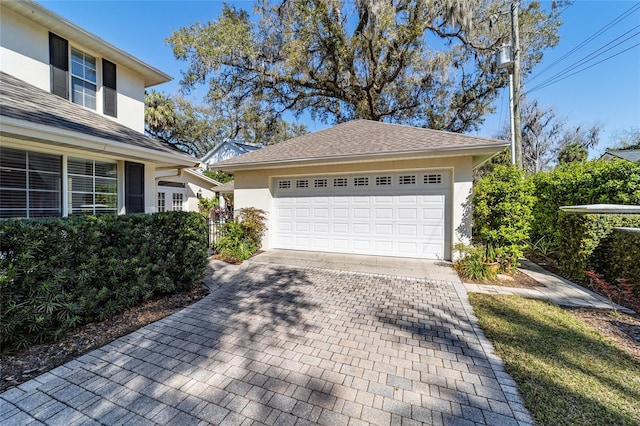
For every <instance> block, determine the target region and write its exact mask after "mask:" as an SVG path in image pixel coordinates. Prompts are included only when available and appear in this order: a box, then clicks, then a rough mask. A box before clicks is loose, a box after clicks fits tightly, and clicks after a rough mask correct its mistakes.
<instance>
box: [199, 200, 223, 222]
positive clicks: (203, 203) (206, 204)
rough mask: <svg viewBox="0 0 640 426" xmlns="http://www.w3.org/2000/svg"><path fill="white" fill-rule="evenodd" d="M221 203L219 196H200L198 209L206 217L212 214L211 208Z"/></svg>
mask: <svg viewBox="0 0 640 426" xmlns="http://www.w3.org/2000/svg"><path fill="white" fill-rule="evenodd" d="M219 204H220V200H219V199H218V197H212V198H200V199H199V200H198V210H199V211H200V213H202V215H204V216H205V217H209V216H210V215H211V210H213V209H215V208H216V207H217V206H218V205H219Z"/></svg>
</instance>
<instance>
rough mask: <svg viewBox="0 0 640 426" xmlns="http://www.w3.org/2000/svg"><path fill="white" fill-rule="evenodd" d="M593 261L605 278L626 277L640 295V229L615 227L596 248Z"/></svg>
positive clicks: (612, 279) (611, 281) (609, 279)
mask: <svg viewBox="0 0 640 426" xmlns="http://www.w3.org/2000/svg"><path fill="white" fill-rule="evenodd" d="M638 216H640V215H638ZM639 222H640V220H639ZM592 263H593V265H594V267H595V269H596V271H598V272H600V273H601V274H603V275H604V278H605V280H607V281H608V282H610V283H613V282H615V280H616V279H618V278H624V279H625V280H627V282H628V283H629V284H631V286H632V287H633V288H634V291H635V293H636V295H638V296H639V297H640V231H635V232H634V231H630V230H623V229H614V230H613V232H612V233H611V234H610V235H609V236H608V237H607V238H604V239H603V240H602V241H601V242H600V245H599V246H598V247H597V248H596V249H595V250H594V252H593V255H592Z"/></svg>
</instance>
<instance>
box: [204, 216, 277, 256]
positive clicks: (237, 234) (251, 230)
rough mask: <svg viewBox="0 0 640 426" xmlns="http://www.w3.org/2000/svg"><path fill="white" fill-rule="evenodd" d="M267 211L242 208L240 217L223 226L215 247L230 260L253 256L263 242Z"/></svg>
mask: <svg viewBox="0 0 640 426" xmlns="http://www.w3.org/2000/svg"><path fill="white" fill-rule="evenodd" d="M265 221H266V216H265V212H264V211H263V210H260V209H256V208H253V207H250V208H244V209H240V211H239V213H238V217H237V218H236V219H235V220H232V221H229V222H227V223H225V224H224V225H223V226H222V229H221V230H220V235H221V236H220V238H218V240H217V241H216V244H215V248H216V251H217V252H218V254H219V255H220V256H221V257H222V258H225V259H228V260H229V261H232V262H235V261H240V260H246V259H248V258H250V257H251V256H253V255H254V254H255V253H256V252H257V251H258V250H259V249H260V246H261V243H262V236H263V235H264V232H265V231H266V229H267V228H266V224H265Z"/></svg>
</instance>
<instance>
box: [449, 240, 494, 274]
mask: <svg viewBox="0 0 640 426" xmlns="http://www.w3.org/2000/svg"><path fill="white" fill-rule="evenodd" d="M454 249H455V250H456V251H457V252H458V253H459V257H458V260H457V261H456V262H455V263H454V264H453V267H454V269H455V270H456V271H457V272H458V273H459V274H460V275H461V276H462V277H463V278H469V279H472V280H476V281H490V280H493V279H495V278H496V275H497V273H498V269H499V268H497V266H499V265H498V264H497V262H495V258H494V259H491V257H492V255H491V253H489V254H487V249H486V247H484V246H481V245H479V246H468V245H466V244H462V243H458V244H456V246H455V248H454Z"/></svg>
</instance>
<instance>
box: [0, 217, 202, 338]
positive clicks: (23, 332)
mask: <svg viewBox="0 0 640 426" xmlns="http://www.w3.org/2000/svg"><path fill="white" fill-rule="evenodd" d="M0 240H1V241H2V245H1V246H0V312H2V316H1V318H0V347H2V350H3V351H7V350H13V349H18V348H23V347H27V346H30V345H32V344H34V343H39V342H45V341H51V340H54V339H56V338H59V337H61V336H62V335H64V333H65V332H66V331H67V330H68V329H70V328H72V327H74V326H76V325H79V324H82V323H86V322H89V321H94V320H102V319H105V318H108V317H110V316H112V315H114V314H116V313H119V312H122V311H123V310H125V309H126V308H128V307H131V306H133V305H135V304H138V303H140V302H142V301H146V300H149V299H151V298H153V297H156V296H158V295H163V294H170V293H174V292H178V291H183V290H188V289H191V288H193V287H194V286H196V285H198V284H199V282H200V279H201V278H202V276H203V273H204V267H205V265H206V259H207V233H206V224H205V219H204V218H203V217H202V216H201V215H199V214H197V213H186V212H166V213H157V214H155V215H152V216H149V215H144V214H136V215H128V216H99V217H93V216H89V217H70V218H56V219H32V220H17V219H16V220H11V219H10V220H5V221H1V222H0Z"/></svg>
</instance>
